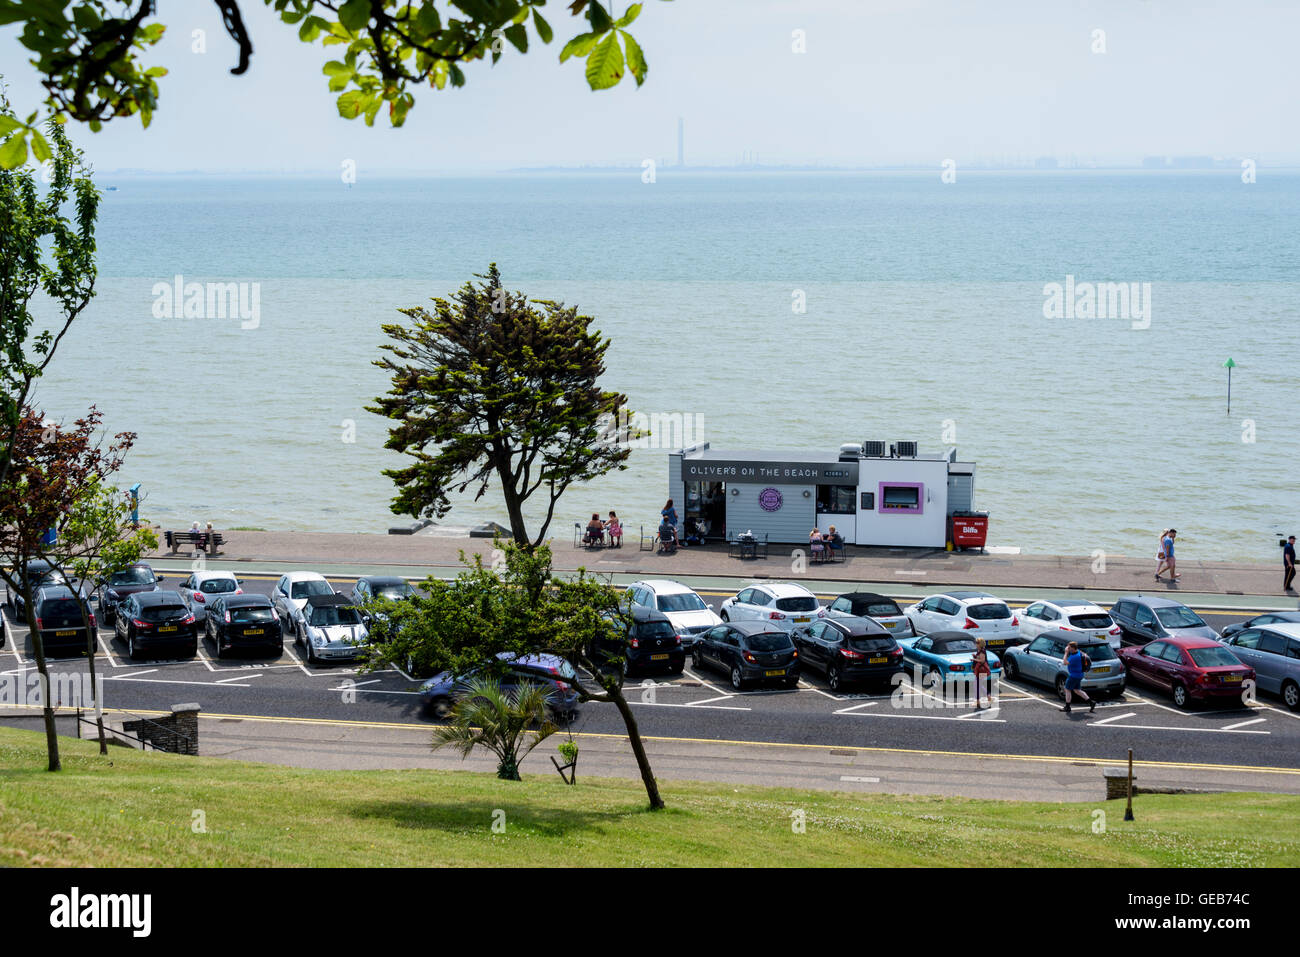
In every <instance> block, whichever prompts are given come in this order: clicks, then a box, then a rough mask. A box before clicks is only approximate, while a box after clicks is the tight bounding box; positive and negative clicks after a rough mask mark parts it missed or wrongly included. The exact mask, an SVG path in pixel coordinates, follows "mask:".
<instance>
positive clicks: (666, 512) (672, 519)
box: [659, 499, 677, 536]
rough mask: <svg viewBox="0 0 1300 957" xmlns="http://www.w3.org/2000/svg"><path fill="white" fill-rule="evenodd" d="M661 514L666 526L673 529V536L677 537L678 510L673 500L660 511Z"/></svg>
mask: <svg viewBox="0 0 1300 957" xmlns="http://www.w3.org/2000/svg"><path fill="white" fill-rule="evenodd" d="M659 514H660V515H662V516H663V519H664V522H665V524H668V525H671V526H672V527H673V535H674V536H676V535H677V509H675V508H673V500H672V499H669V500H668V504H667V505H665V506H664V507H663V508H662V509H660V511H659Z"/></svg>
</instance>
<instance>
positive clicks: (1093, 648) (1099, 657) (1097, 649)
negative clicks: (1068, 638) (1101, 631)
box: [1079, 643, 1119, 661]
mask: <svg viewBox="0 0 1300 957" xmlns="http://www.w3.org/2000/svg"><path fill="white" fill-rule="evenodd" d="M1079 650H1080V651H1082V652H1083V653H1084V654H1085V655H1087V656H1088V657H1089V658H1091V659H1092V660H1093V661H1114V660H1115V659H1116V658H1118V657H1119V655H1117V654H1115V649H1114V648H1112V647H1111V646H1110V645H1108V644H1104V643H1103V644H1096V645H1080V646H1079Z"/></svg>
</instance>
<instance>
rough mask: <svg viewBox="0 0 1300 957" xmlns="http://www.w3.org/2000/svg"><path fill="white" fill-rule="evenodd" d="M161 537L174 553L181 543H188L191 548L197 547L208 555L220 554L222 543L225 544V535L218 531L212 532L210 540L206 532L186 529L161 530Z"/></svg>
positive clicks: (178, 549)
mask: <svg viewBox="0 0 1300 957" xmlns="http://www.w3.org/2000/svg"><path fill="white" fill-rule="evenodd" d="M163 538H165V539H166V541H167V547H168V548H170V549H171V553H172V554H173V555H175V554H176V553H177V552H179V551H180V550H181V546H182V545H188V546H189V547H190V548H191V549H195V548H199V549H203V550H205V551H207V552H208V554H209V555H219V554H221V547H220V546H222V545H224V544H226V539H225V536H223V535H222V534H221V533H220V532H213V533H212V535H211V541H208V538H209V536H208V533H207V532H194V531H189V530H186V531H184V532H171V531H168V532H163Z"/></svg>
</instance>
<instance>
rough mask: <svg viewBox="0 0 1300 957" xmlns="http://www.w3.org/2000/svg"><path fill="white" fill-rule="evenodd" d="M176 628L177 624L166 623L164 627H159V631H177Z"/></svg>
mask: <svg viewBox="0 0 1300 957" xmlns="http://www.w3.org/2000/svg"><path fill="white" fill-rule="evenodd" d="M175 630H176V626H175V625H164V626H163V627H162V628H159V629H158V631H159V632H160V633H161V632H164V631H175Z"/></svg>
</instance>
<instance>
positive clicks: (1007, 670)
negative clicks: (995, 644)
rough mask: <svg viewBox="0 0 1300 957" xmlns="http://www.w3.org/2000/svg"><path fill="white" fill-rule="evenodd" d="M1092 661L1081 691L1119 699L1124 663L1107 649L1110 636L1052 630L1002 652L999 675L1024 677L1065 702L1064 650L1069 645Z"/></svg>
mask: <svg viewBox="0 0 1300 957" xmlns="http://www.w3.org/2000/svg"><path fill="white" fill-rule="evenodd" d="M1072 641H1077V642H1078V643H1079V650H1080V651H1082V652H1083V653H1084V654H1085V655H1087V656H1088V657H1089V658H1091V659H1092V667H1091V668H1089V669H1088V671H1087V672H1085V673H1084V676H1083V690H1084V691H1087V692H1094V691H1095V692H1098V693H1104V694H1110V695H1113V696H1115V697H1117V698H1118V697H1119V696H1120V695H1122V694H1123V693H1124V684H1125V681H1126V677H1127V673H1126V672H1125V670H1124V663H1123V662H1122V661H1120V658H1119V655H1118V654H1117V653H1116V651H1115V649H1114V648H1113V647H1111V643H1110V636H1109V635H1107V634H1103V635H1102V636H1101V637H1097V636H1093V637H1090V638H1084V637H1080V636H1079V633H1078V632H1077V631H1062V630H1060V629H1056V630H1053V631H1049V632H1045V633H1043V634H1041V635H1038V636H1036V637H1035V638H1034V639H1033V640H1031V641H1030V642H1029V643H1028V644H1026V645H1016V646H1013V647H1011V648H1008V649H1007V650H1006V651H1004V652H1003V653H1002V674H1003V675H1004V676H1005V677H1007V678H1012V679H1014V678H1024V679H1025V680H1027V681H1035V682H1037V683H1039V684H1043V685H1047V687H1049V688H1053V689H1055V691H1056V694H1057V696H1058V697H1059V698H1061V699H1062V700H1064V699H1065V679H1066V678H1067V677H1068V676H1069V675H1068V672H1069V669H1068V668H1066V666H1065V662H1064V658H1065V648H1066V646H1067V645H1068V644H1069V643H1070V642H1072Z"/></svg>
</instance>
